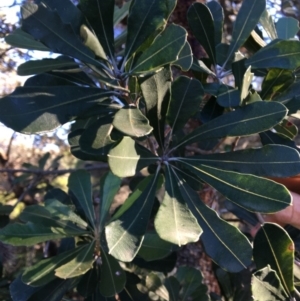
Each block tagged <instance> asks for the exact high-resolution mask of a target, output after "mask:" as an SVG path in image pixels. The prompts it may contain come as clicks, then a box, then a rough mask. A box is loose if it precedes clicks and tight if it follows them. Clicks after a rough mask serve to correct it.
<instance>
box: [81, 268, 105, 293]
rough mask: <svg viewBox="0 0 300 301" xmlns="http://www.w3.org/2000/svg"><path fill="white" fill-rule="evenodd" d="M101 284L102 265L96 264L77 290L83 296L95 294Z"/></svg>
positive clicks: (86, 274)
mask: <svg viewBox="0 0 300 301" xmlns="http://www.w3.org/2000/svg"><path fill="white" fill-rule="evenodd" d="M99 284H100V266H99V265H97V264H95V265H94V267H93V269H91V270H90V271H88V272H87V273H85V274H84V275H83V276H82V278H81V279H80V282H79V283H78V285H77V291H78V293H79V294H80V295H81V296H84V297H87V296H91V295H93V293H94V292H95V291H96V289H98V287H99Z"/></svg>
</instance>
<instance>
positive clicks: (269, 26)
mask: <svg viewBox="0 0 300 301" xmlns="http://www.w3.org/2000/svg"><path fill="white" fill-rule="evenodd" d="M259 23H260V24H261V25H262V27H263V28H264V30H265V31H266V33H267V34H268V36H269V37H270V39H272V40H275V39H277V38H278V36H277V32H276V28H275V24H274V21H273V17H272V15H271V14H270V12H269V11H268V10H267V9H265V10H264V12H263V13H262V15H261V16H260V19H259Z"/></svg>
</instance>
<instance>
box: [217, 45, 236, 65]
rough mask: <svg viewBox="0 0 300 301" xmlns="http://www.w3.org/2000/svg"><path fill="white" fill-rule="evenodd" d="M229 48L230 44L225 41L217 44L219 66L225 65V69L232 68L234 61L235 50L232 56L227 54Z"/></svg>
mask: <svg viewBox="0 0 300 301" xmlns="http://www.w3.org/2000/svg"><path fill="white" fill-rule="evenodd" d="M228 50H229V45H228V44H225V43H220V44H218V45H217V46H216V60H217V64H218V65H219V66H224V69H226V70H230V69H231V65H232V63H233V61H234V55H235V54H234V52H233V53H232V54H231V56H230V57H228V56H227V53H228Z"/></svg>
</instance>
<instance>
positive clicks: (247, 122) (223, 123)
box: [176, 101, 287, 148]
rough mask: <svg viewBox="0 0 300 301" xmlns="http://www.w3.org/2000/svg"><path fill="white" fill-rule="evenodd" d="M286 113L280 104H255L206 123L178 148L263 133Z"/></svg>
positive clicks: (180, 142) (185, 138) (179, 144)
mask: <svg viewBox="0 0 300 301" xmlns="http://www.w3.org/2000/svg"><path fill="white" fill-rule="evenodd" d="M286 113H287V109H286V108H285V107H284V106H283V105H281V104H279V103H275V102H262V101H261V102H255V103H252V104H249V105H247V106H244V107H242V108H240V109H238V110H235V111H233V112H230V113H227V114H224V115H222V116H220V117H217V118H215V119H213V120H211V121H210V122H207V123H205V124H204V125H202V126H200V127H199V128H198V129H196V130H194V131H193V132H191V133H190V134H188V135H187V136H185V137H184V138H183V139H182V140H181V141H179V143H178V145H177V146H176V148H178V147H183V146H185V145H187V144H191V143H194V142H198V141H201V140H204V139H214V138H222V137H238V136H248V135H251V134H255V133H259V132H263V131H265V130H267V129H270V128H272V127H273V126H274V125H276V124H278V123H279V122H280V121H281V120H282V119H283V118H284V117H285V116H286Z"/></svg>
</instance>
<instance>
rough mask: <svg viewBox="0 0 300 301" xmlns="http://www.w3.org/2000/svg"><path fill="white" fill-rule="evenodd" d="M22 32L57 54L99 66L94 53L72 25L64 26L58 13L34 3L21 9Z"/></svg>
mask: <svg viewBox="0 0 300 301" xmlns="http://www.w3.org/2000/svg"><path fill="white" fill-rule="evenodd" d="M21 14H22V30H24V31H25V32H27V33H29V34H30V35H32V36H33V37H34V39H35V40H38V41H41V42H42V43H43V44H44V45H46V46H47V47H48V48H49V49H51V50H52V51H54V52H56V53H62V54H65V55H69V56H71V57H74V58H76V59H78V60H81V61H83V62H85V63H89V64H94V65H99V62H97V61H96V60H95V55H94V53H93V52H92V51H91V50H90V49H88V48H87V47H86V46H85V45H84V44H83V43H82V42H81V41H80V39H79V37H78V36H77V35H76V34H75V32H74V31H73V29H72V27H71V25H70V24H64V23H63V22H62V20H61V19H60V17H59V15H58V13H57V11H56V10H55V11H53V10H50V9H48V8H46V7H45V6H43V5H36V4H34V3H28V4H24V5H23V6H22V7H21Z"/></svg>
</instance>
